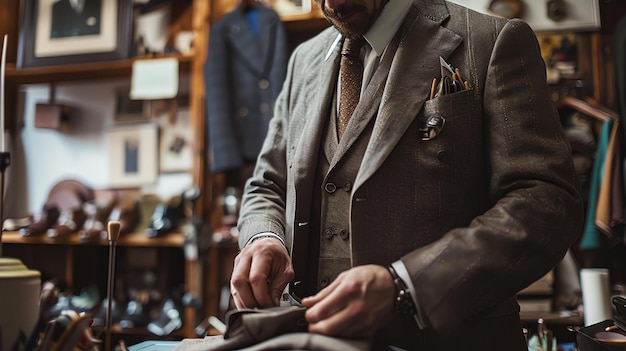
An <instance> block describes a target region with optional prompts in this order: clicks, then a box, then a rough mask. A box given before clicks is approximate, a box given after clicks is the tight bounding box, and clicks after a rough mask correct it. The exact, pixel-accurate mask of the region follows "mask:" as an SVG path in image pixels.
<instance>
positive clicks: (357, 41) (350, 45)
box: [341, 36, 365, 60]
mask: <svg viewBox="0 0 626 351" xmlns="http://www.w3.org/2000/svg"><path fill="white" fill-rule="evenodd" d="M363 44H365V39H364V38H363V36H359V37H357V38H346V40H344V41H343V47H342V49H341V54H342V55H343V56H348V57H350V58H352V59H356V60H358V59H359V57H360V52H361V47H362V46H363Z"/></svg>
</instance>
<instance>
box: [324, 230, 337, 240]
mask: <svg viewBox="0 0 626 351" xmlns="http://www.w3.org/2000/svg"><path fill="white" fill-rule="evenodd" d="M334 235H335V234H333V231H332V229H325V230H324V234H323V236H324V239H326V240H330V239H332V238H333V236H334Z"/></svg>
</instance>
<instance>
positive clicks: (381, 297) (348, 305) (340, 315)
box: [302, 265, 395, 338]
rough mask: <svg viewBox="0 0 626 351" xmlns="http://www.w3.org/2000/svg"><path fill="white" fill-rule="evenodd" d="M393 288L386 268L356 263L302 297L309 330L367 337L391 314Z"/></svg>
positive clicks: (334, 334)
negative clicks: (313, 293) (309, 295)
mask: <svg viewBox="0 0 626 351" xmlns="http://www.w3.org/2000/svg"><path fill="white" fill-rule="evenodd" d="M394 297H395V287H394V285H393V279H392V278H391V274H389V271H388V270H387V268H385V267H383V266H377V265H368V266H358V267H354V268H352V269H350V270H348V271H345V272H343V273H341V274H340V275H339V276H338V277H337V279H336V280H335V281H334V282H333V283H332V284H330V285H329V286H328V287H326V288H325V289H324V290H322V291H320V292H319V293H317V294H316V295H315V296H311V297H307V298H305V299H303V300H302V305H304V306H306V307H308V309H307V311H306V314H305V317H306V319H307V321H308V322H309V331H310V332H311V333H319V334H325V335H332V336H340V337H359V338H362V337H369V336H372V335H374V333H375V332H376V331H377V330H378V329H380V328H381V327H382V326H383V325H384V324H386V323H387V322H388V321H389V320H391V318H392V317H393V303H394Z"/></svg>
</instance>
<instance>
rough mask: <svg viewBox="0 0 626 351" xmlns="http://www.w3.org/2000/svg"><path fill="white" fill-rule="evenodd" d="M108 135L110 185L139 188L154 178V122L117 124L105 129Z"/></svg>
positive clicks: (155, 136) (155, 137) (156, 163)
mask: <svg viewBox="0 0 626 351" xmlns="http://www.w3.org/2000/svg"><path fill="white" fill-rule="evenodd" d="M107 137H108V145H109V170H110V174H109V183H110V186H111V187H113V188H128V187H138V186H142V185H146V184H154V183H155V182H156V181H157V177H158V146H157V144H158V126H157V124H155V123H142V124H134V125H124V126H116V127H113V128H111V129H110V130H109V131H108V133H107Z"/></svg>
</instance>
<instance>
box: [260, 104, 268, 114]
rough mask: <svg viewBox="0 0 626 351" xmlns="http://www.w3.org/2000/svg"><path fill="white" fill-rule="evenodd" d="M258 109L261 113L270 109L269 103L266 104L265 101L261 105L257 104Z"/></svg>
mask: <svg viewBox="0 0 626 351" xmlns="http://www.w3.org/2000/svg"><path fill="white" fill-rule="evenodd" d="M259 110H260V111H261V112H263V113H265V112H267V111H269V110H270V105H268V104H266V103H262V104H261V106H259Z"/></svg>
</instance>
